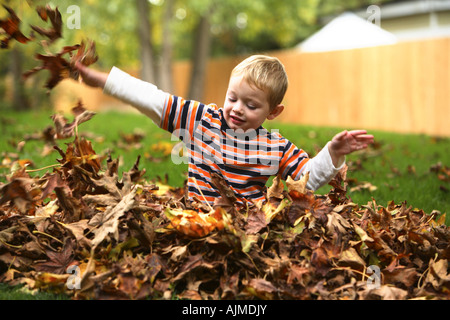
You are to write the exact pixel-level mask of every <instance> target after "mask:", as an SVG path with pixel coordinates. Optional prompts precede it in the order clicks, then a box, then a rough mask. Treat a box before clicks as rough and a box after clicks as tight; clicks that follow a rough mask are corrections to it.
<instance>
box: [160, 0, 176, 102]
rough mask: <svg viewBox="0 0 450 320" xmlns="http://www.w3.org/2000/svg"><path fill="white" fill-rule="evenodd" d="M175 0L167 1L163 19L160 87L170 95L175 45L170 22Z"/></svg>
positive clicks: (171, 91)
mask: <svg viewBox="0 0 450 320" xmlns="http://www.w3.org/2000/svg"><path fill="white" fill-rule="evenodd" d="M174 3H175V1H174V0H166V2H165V4H166V7H165V10H164V17H163V22H162V23H163V26H162V28H163V31H162V32H163V34H162V36H163V38H162V39H163V42H162V51H161V65H160V71H159V80H160V81H159V87H160V89H161V90H164V91H166V92H169V93H173V74H172V57H173V44H172V34H171V30H170V22H171V21H172V19H173V8H174Z"/></svg>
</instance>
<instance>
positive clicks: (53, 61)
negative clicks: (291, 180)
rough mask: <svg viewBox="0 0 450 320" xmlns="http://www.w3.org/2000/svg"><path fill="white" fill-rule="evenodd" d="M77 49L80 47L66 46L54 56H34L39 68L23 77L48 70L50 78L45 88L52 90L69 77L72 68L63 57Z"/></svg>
mask: <svg viewBox="0 0 450 320" xmlns="http://www.w3.org/2000/svg"><path fill="white" fill-rule="evenodd" d="M79 47H80V45H74V46H66V47H63V48H62V50H61V51H60V52H58V53H56V54H48V55H43V54H36V55H35V59H36V60H38V61H41V66H37V67H35V68H33V69H31V70H29V71H27V72H25V73H24V74H23V77H24V78H25V79H27V78H29V77H30V76H31V75H33V74H35V73H37V72H39V71H42V70H48V71H49V72H50V77H49V79H48V80H47V82H46V84H45V88H47V89H48V90H52V89H53V88H54V87H55V86H56V85H57V84H58V83H60V82H61V81H62V80H64V79H68V78H70V76H71V72H72V68H71V66H70V62H69V61H67V60H66V59H64V58H63V55H65V54H67V53H69V52H72V51H74V50H77V49H78V48H79Z"/></svg>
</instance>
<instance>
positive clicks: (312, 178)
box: [303, 142, 345, 191]
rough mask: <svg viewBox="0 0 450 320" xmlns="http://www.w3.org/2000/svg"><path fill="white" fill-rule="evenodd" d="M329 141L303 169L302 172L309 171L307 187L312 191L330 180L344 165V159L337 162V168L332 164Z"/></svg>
mask: <svg viewBox="0 0 450 320" xmlns="http://www.w3.org/2000/svg"><path fill="white" fill-rule="evenodd" d="M329 143H330V142H328V143H327V145H326V146H325V147H324V148H323V149H322V150H321V151H320V152H319V153H318V154H317V155H316V156H315V157H314V158H312V159H311V160H309V161H308V162H307V163H306V165H305V169H304V170H303V172H304V173H306V172H309V180H308V183H307V188H308V189H311V190H313V191H316V190H317V189H319V188H320V187H322V186H324V185H326V184H327V183H328V182H330V181H331V180H332V179H333V178H334V177H335V176H336V174H337V173H338V172H339V171H340V170H341V169H342V168H343V167H344V165H345V159H344V161H343V162H342V163H340V164H339V167H338V168H336V167H335V166H334V165H333V160H332V159H331V155H330V151H329V150H328V144H329Z"/></svg>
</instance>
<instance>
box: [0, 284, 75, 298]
mask: <svg viewBox="0 0 450 320" xmlns="http://www.w3.org/2000/svg"><path fill="white" fill-rule="evenodd" d="M0 300H68V296H66V295H57V294H52V293H48V292H41V291H30V290H28V289H26V288H25V287H22V286H15V287H11V286H9V285H7V284H4V283H0Z"/></svg>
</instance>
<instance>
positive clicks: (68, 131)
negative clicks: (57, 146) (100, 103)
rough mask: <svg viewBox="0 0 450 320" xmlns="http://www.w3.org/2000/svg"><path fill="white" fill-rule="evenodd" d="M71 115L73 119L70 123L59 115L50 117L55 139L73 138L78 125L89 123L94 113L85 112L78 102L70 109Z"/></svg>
mask: <svg viewBox="0 0 450 320" xmlns="http://www.w3.org/2000/svg"><path fill="white" fill-rule="evenodd" d="M72 113H73V114H74V116H75V118H74V120H73V121H72V122H71V123H68V120H67V119H66V118H65V117H64V116H63V115H61V114H55V115H53V116H52V120H53V122H54V124H55V130H56V133H55V139H67V138H70V137H73V136H74V135H75V133H76V129H77V127H78V126H79V125H80V124H82V123H83V122H86V121H89V120H90V119H92V117H93V116H95V112H92V111H89V110H86V109H85V108H84V106H83V104H82V102H81V101H78V104H77V106H76V107H74V108H72Z"/></svg>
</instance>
